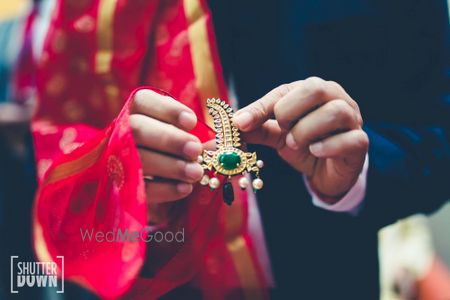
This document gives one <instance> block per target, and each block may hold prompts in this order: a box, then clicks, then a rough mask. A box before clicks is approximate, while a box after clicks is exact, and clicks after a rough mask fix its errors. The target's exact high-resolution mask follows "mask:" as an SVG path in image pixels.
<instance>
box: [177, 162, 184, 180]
mask: <svg viewBox="0 0 450 300" xmlns="http://www.w3.org/2000/svg"><path fill="white" fill-rule="evenodd" d="M185 170H186V162H184V161H182V160H177V161H176V162H175V176H176V177H177V178H178V179H186V172H185Z"/></svg>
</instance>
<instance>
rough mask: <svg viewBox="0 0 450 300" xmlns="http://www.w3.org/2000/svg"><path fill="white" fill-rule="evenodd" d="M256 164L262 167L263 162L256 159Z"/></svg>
mask: <svg viewBox="0 0 450 300" xmlns="http://www.w3.org/2000/svg"><path fill="white" fill-rule="evenodd" d="M256 166H257V167H258V168H260V169H261V168H262V167H264V162H263V161H262V160H258V161H257V162H256Z"/></svg>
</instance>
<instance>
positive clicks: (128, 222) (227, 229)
mask: <svg viewBox="0 0 450 300" xmlns="http://www.w3.org/2000/svg"><path fill="white" fill-rule="evenodd" d="M142 85H148V86H152V87H155V88H158V89H161V90H165V91H167V92H168V93H169V94H170V95H172V96H173V97H174V98H175V99H178V100H179V101H181V102H182V103H184V104H185V105H187V106H189V107H190V108H192V109H193V110H194V111H195V112H196V114H197V116H198V119H199V120H200V122H199V125H198V126H197V128H196V129H194V131H193V133H194V134H195V135H196V136H198V137H199V138H200V139H201V140H202V141H207V140H209V139H211V138H212V137H213V136H214V134H213V132H212V131H211V129H209V128H208V127H207V126H205V125H202V123H203V124H211V123H210V118H209V116H208V114H207V112H206V110H205V107H206V105H205V101H206V99H207V98H208V97H216V98H217V97H220V98H222V99H228V96H227V89H226V85H225V82H224V80H223V78H222V70H221V66H220V62H219V58H218V55H217V50H216V48H215V44H214V35H213V30H212V26H211V16H210V12H209V10H208V8H207V7H206V5H205V2H204V1H200V0H184V1H178V0H166V1H144V0H133V1H131V0H129V1H125V0H96V1H89V0H70V1H69V0H67V1H58V2H57V7H56V8H55V11H54V14H53V17H52V21H51V25H50V30H49V32H48V35H47V38H46V41H45V47H44V53H43V55H42V57H41V59H40V60H39V61H38V62H37V90H38V98H39V109H38V112H37V114H36V116H35V118H34V120H33V125H32V127H33V135H34V140H35V148H36V157H37V165H38V171H39V190H38V192H37V195H36V202H35V209H34V229H33V230H34V243H35V249H36V252H37V255H38V257H39V259H41V260H53V258H55V256H57V255H64V257H65V277H66V278H68V279H70V280H73V281H75V282H78V283H79V284H81V285H83V286H85V287H86V288H88V289H90V290H92V291H94V292H95V293H97V294H98V295H100V296H101V297H103V298H117V297H119V296H123V297H125V298H129V299H154V298H158V297H160V296H161V295H164V294H166V293H167V292H169V291H170V290H172V289H175V288H177V287H179V286H181V285H183V284H186V283H188V284H189V285H192V286H193V287H196V288H198V289H200V290H201V291H202V293H203V297H204V298H206V299H223V298H227V297H228V298H229V297H232V298H233V299H239V298H243V299H245V298H246V299H263V298H266V297H267V294H266V291H265V288H266V283H265V282H264V276H263V274H262V272H261V268H260V265H259V262H258V257H256V255H255V251H254V247H257V245H253V242H252V238H251V236H250V235H249V233H248V231H247V227H248V226H247V216H248V212H247V200H246V195H245V193H244V192H240V191H239V193H238V197H237V198H238V199H236V201H235V203H234V204H233V205H232V206H231V207H227V206H226V205H224V204H223V201H222V199H221V197H222V196H221V193H220V192H210V191H209V190H208V189H206V188H201V187H197V188H196V189H195V190H194V192H193V194H192V195H191V196H189V197H188V198H187V199H184V200H182V201H180V202H179V203H177V204H175V205H174V207H173V208H172V209H171V210H172V212H173V211H175V212H177V213H175V214H174V215H175V216H176V217H173V218H170V221H169V222H168V223H167V224H164V228H163V229H164V230H173V231H176V230H179V229H181V228H184V229H185V242H184V243H179V244H174V243H170V244H148V245H146V243H144V242H142V241H140V242H120V243H118V242H114V243H97V242H94V241H92V242H89V241H82V239H81V234H80V228H82V229H93V231H94V232H96V231H101V232H108V231H111V230H117V229H118V228H121V229H129V230H130V231H133V230H136V231H140V230H142V229H143V228H144V227H145V226H146V224H147V205H146V200H145V193H144V181H143V178H142V170H141V166H140V161H139V158H138V155H137V151H136V148H135V144H134V141H133V137H132V134H131V131H130V128H129V124H128V116H129V106H130V102H131V101H132V95H133V93H132V91H133V90H134V89H135V88H136V87H137V86H142ZM130 95H131V96H130ZM126 99H128V101H125V100H126ZM237 190H239V189H237ZM150 209H151V208H150ZM180 212H182V213H180ZM149 213H150V215H151V214H152V213H153V212H152V211H150V212H149ZM144 260H145V261H146V263H145V265H144ZM55 261H56V260H55ZM143 265H144V269H142V267H143ZM146 274H147V275H146ZM149 274H150V275H149Z"/></svg>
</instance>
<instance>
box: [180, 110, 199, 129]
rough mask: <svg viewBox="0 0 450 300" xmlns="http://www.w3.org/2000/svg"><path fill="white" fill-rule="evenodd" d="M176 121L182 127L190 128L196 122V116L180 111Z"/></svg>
mask: <svg viewBox="0 0 450 300" xmlns="http://www.w3.org/2000/svg"><path fill="white" fill-rule="evenodd" d="M178 123H180V125H181V126H183V127H184V128H188V129H192V128H194V127H195V124H196V123H197V117H196V116H195V115H194V114H193V113H190V112H187V111H182V112H181V113H180V115H179V116H178Z"/></svg>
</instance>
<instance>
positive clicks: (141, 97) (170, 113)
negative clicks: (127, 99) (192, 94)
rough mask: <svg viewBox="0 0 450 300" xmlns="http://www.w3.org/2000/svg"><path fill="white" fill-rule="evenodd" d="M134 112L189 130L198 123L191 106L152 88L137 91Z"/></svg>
mask: <svg viewBox="0 0 450 300" xmlns="http://www.w3.org/2000/svg"><path fill="white" fill-rule="evenodd" d="M132 113H133V114H143V115H146V116H149V117H152V118H154V119H157V120H160V121H162V122H165V123H168V124H172V125H175V126H176V127H178V128H181V129H184V130H187V131H189V130H192V129H193V128H194V127H195V125H196V124H197V117H196V115H195V113H194V112H193V111H192V110H191V109H190V108H189V107H187V106H186V105H184V104H181V103H180V102H178V101H177V100H175V99H173V98H171V97H169V96H164V95H160V94H158V93H156V92H154V91H152V90H146V89H143V90H139V91H137V92H136V94H135V95H134V99H133V106H132Z"/></svg>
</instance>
